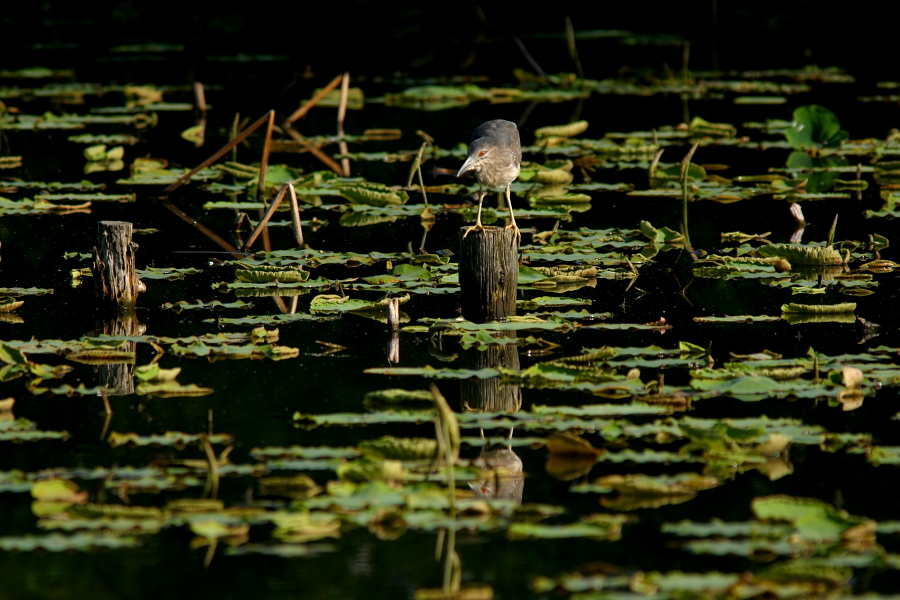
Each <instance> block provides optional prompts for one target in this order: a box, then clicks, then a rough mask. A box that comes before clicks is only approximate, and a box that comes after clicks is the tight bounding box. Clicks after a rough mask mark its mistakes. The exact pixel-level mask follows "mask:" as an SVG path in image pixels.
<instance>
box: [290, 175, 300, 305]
mask: <svg viewBox="0 0 900 600" xmlns="http://www.w3.org/2000/svg"><path fill="white" fill-rule="evenodd" d="M287 186H288V192H289V196H288V197H289V198H290V200H291V225H292V227H293V229H294V240H296V242H297V245H298V246H303V224H302V223H301V221H300V205H299V204H298V203H297V192H296V190H294V184H293V183H292V182H290V181H288V182H287ZM292 314H293V313H292Z"/></svg>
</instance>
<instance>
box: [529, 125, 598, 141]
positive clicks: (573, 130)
mask: <svg viewBox="0 0 900 600" xmlns="http://www.w3.org/2000/svg"><path fill="white" fill-rule="evenodd" d="M587 128H588V122H587V121H575V122H574V123H568V124H566V125H548V126H547V127H541V128H539V129H536V130H535V132H534V135H535V137H538V138H545V137H573V136H576V135H579V134H581V133H584V132H585V131H587Z"/></svg>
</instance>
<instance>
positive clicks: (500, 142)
mask: <svg viewBox="0 0 900 600" xmlns="http://www.w3.org/2000/svg"><path fill="white" fill-rule="evenodd" d="M521 164H522V143H521V142H520V141H519V130H518V129H517V128H516V124H515V123H513V122H512V121H504V120H503V119H494V120H493V121H487V122H485V123H482V124H481V125H479V126H478V127H476V128H475V132H474V133H473V134H472V141H471V142H469V153H468V155H467V157H466V162H464V163H463V166H462V167H461V168H460V169H459V173H457V174H456V176H457V177H466V176H467V175H469V174H470V173H474V174H475V179H476V180H478V218H477V219H476V220H475V225H474V226H473V227H469V228H468V229H467V230H466V232H465V233H464V234H463V237H466V236H467V235H469V233H470V232H471V231H472V230H473V229H484V225H482V224H481V203H482V202H483V201H484V197H485V195H486V194H487V191H485V189H484V188H488V189H500V188H505V190H506V205H507V206H508V207H509V218H510V220H511V221H512V223H510V224H509V225H507V226H506V227H507V229H515V231H516V240H517V242H518V241H521V239H522V234H521V233H520V232H519V228H518V226H516V217H515V215H513V208H512V199H511V198H510V192H509V186H510V184H511V183H512V182H513V181H515V179H516V177H518V176H519V170H520V166H521Z"/></svg>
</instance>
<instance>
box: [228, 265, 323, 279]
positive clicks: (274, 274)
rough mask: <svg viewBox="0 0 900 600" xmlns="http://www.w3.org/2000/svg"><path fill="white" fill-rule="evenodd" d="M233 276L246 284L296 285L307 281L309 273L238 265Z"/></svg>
mask: <svg viewBox="0 0 900 600" xmlns="http://www.w3.org/2000/svg"><path fill="white" fill-rule="evenodd" d="M234 275H235V277H237V278H238V280H239V281H244V282H247V283H273V282H277V283H298V282H301V281H306V280H307V279H309V275H310V273H309V271H304V270H302V269H298V268H290V267H275V266H266V265H247V264H243V263H238V268H237V269H236V270H235V272H234Z"/></svg>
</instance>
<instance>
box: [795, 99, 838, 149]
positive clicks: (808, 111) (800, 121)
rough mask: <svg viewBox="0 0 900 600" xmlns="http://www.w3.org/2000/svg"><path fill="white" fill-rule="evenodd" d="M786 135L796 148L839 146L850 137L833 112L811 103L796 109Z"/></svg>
mask: <svg viewBox="0 0 900 600" xmlns="http://www.w3.org/2000/svg"><path fill="white" fill-rule="evenodd" d="M784 135H785V137H786V138H787V141H788V143H790V145H791V147H792V148H794V149H796V150H811V149H815V148H822V147H824V148H838V147H840V145H841V142H843V141H844V140H846V139H847V138H848V137H850V134H848V133H847V132H846V131H844V130H843V129H841V123H840V121H838V119H837V117H836V116H835V115H834V113H833V112H831V111H830V110H828V109H827V108H825V107H823V106H819V105H817V104H810V105H807V106H801V107H800V108H798V109H796V110H795V111H794V119H793V121H791V125H790V127H788V128H787V129H785V131H784Z"/></svg>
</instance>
